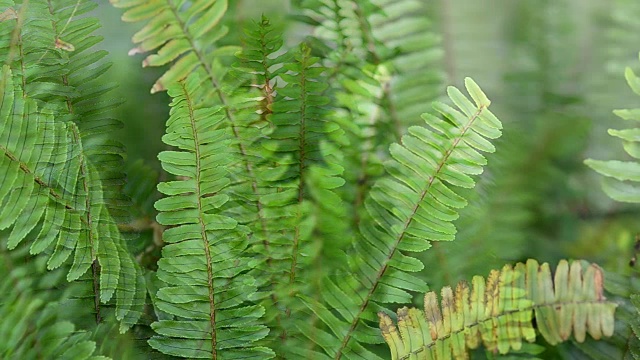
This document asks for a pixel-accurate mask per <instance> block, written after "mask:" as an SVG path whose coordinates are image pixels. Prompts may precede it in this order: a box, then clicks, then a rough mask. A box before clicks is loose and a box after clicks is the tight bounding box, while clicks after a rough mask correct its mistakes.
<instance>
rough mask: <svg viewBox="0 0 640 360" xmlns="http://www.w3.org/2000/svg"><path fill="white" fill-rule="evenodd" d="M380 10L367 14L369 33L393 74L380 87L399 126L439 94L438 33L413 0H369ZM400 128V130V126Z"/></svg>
mask: <svg viewBox="0 0 640 360" xmlns="http://www.w3.org/2000/svg"><path fill="white" fill-rule="evenodd" d="M371 1H372V2H373V3H374V4H375V5H376V6H378V7H379V8H381V9H382V10H383V12H382V13H373V14H371V15H369V17H370V19H369V22H370V27H371V32H372V36H373V37H374V38H375V39H376V40H377V41H379V42H380V43H381V44H383V45H384V47H385V48H386V50H385V49H381V50H379V52H380V53H381V54H384V53H388V54H389V61H390V65H391V67H392V69H393V71H394V73H395V74H397V75H396V76H395V78H394V80H393V81H391V82H390V83H389V84H387V85H386V88H385V89H384V91H385V93H384V95H385V99H384V101H383V103H382V105H383V106H386V107H387V108H388V111H389V115H390V116H391V118H392V120H393V122H398V123H400V126H402V127H403V128H404V127H406V126H408V125H412V124H414V123H413V121H414V120H413V119H417V117H418V116H419V115H420V114H421V113H422V112H423V111H424V108H423V106H424V104H425V103H428V102H431V101H433V100H435V99H436V98H438V97H439V96H440V92H441V90H440V88H441V86H442V85H443V82H444V80H443V71H442V66H441V65H440V62H441V61H442V54H443V51H442V48H441V46H440V35H439V34H437V33H436V32H435V31H434V29H433V24H432V22H431V20H430V19H429V17H428V16H427V14H426V10H425V9H424V8H425V6H424V3H423V2H421V1H416V0H401V1H395V0H371ZM401 131H403V129H401Z"/></svg>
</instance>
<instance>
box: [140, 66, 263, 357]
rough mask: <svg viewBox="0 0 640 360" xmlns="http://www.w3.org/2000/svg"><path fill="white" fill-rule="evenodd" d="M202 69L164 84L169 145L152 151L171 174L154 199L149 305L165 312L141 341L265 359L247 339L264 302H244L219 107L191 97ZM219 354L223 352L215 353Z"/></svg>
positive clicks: (241, 247) (243, 242) (166, 349)
mask: <svg viewBox="0 0 640 360" xmlns="http://www.w3.org/2000/svg"><path fill="white" fill-rule="evenodd" d="M203 81H204V82H206V81H207V79H206V76H200V73H194V74H192V75H190V76H189V77H187V79H186V80H185V81H184V82H180V83H178V84H177V85H176V86H174V87H172V88H170V90H169V95H171V96H172V97H173V102H172V109H171V116H170V118H169V120H168V122H167V134H166V135H165V136H164V137H163V140H164V142H165V143H166V144H168V145H171V146H174V147H176V148H177V150H175V151H164V152H162V153H160V155H159V158H160V160H161V162H162V166H163V168H164V169H165V170H166V171H168V172H169V173H170V174H173V175H175V176H177V177H178V178H177V180H175V181H169V182H164V183H161V184H160V186H159V190H160V191H161V192H162V193H163V194H165V195H167V197H165V198H163V199H161V200H159V201H157V202H156V205H155V206H156V209H158V210H159V211H160V214H159V215H158V217H157V220H158V222H159V223H160V224H162V225H165V226H167V227H169V228H168V229H167V230H166V231H165V232H164V234H163V240H164V242H165V244H166V245H165V246H164V247H163V249H162V255H163V257H162V259H161V260H160V261H159V264H158V265H159V268H158V273H157V276H158V278H159V279H160V280H162V281H163V282H165V283H166V284H167V286H166V287H163V288H161V289H159V290H158V292H157V301H156V306H157V307H158V309H159V310H161V311H163V312H165V313H167V314H169V315H171V316H172V317H173V318H172V319H165V320H159V321H157V322H155V323H153V324H152V328H153V329H154V330H155V331H156V333H157V334H158V335H157V336H154V337H153V338H151V339H150V340H149V344H150V345H151V346H152V347H154V348H155V349H157V350H159V351H162V352H163V353H165V354H169V355H173V356H180V357H187V358H214V359H215V358H229V359H235V358H243V359H253V358H255V359H259V358H269V357H270V356H271V354H272V352H271V350H270V349H268V348H264V347H258V346H255V344H254V342H255V341H258V340H260V339H262V338H264V337H265V336H266V335H267V333H268V332H269V330H268V329H267V328H266V327H265V326H264V325H260V324H259V323H258V319H259V318H260V317H261V316H262V315H263V314H264V308H263V307H262V306H259V305H251V304H249V303H248V301H249V300H250V299H251V298H252V296H253V294H255V292H256V291H257V286H256V282H255V280H254V279H253V277H251V276H250V275H249V274H247V271H248V270H249V269H251V268H253V267H255V265H256V262H257V261H256V260H254V259H251V258H249V257H247V255H248V252H247V249H248V247H249V246H250V244H251V242H252V241H253V240H252V239H251V238H250V236H249V229H248V228H247V227H246V226H243V225H239V224H238V222H237V221H236V220H235V219H233V218H231V217H229V216H227V215H226V214H225V211H223V210H224V209H226V208H227V207H228V204H227V203H228V202H229V194H228V193H229V189H228V188H229V186H230V183H231V180H230V179H229V173H228V170H227V166H228V165H229V164H232V163H233V162H234V161H235V159H234V156H233V154H229V153H228V152H227V151H226V150H227V149H228V148H229V147H230V146H232V145H233V144H232V140H231V139H232V138H233V137H232V136H231V134H230V133H229V132H230V131H231V130H230V129H229V128H228V127H225V126H224V122H225V121H224V120H225V117H224V111H223V110H222V109H220V108H211V107H207V106H202V104H201V103H198V101H197V99H200V96H202V92H203V91H206V90H204V87H203V86H202V82H203ZM223 353H224V355H223Z"/></svg>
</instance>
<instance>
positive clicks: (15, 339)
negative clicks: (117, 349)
mask: <svg viewBox="0 0 640 360" xmlns="http://www.w3.org/2000/svg"><path fill="white" fill-rule="evenodd" d="M7 265H9V264H3V261H0V266H2V267H3V268H5V269H4V270H7V272H6V273H4V272H3V282H2V285H1V286H0V294H1V295H0V318H2V322H0V336H1V337H2V341H0V357H1V358H3V359H25V360H27V359H43V358H46V359H70V360H71V359H74V360H75V359H83V360H84V359H91V360H108V359H110V358H108V357H105V356H97V355H95V352H96V343H95V342H94V341H92V340H90V339H91V337H90V336H91V334H90V333H88V332H86V331H81V330H78V329H76V326H75V325H74V324H73V323H71V322H70V321H66V320H64V319H61V318H60V317H59V315H58V313H59V307H60V306H61V304H59V303H57V302H52V301H47V299H46V298H45V297H42V296H40V292H37V291H34V284H33V281H32V279H31V278H30V277H29V275H25V273H23V271H25V270H27V269H25V268H17V269H16V268H14V269H13V270H10V269H11V266H7Z"/></svg>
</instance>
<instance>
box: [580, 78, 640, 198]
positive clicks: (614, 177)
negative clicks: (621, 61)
mask: <svg viewBox="0 0 640 360" xmlns="http://www.w3.org/2000/svg"><path fill="white" fill-rule="evenodd" d="M625 78H626V79H627V83H629V86H630V87H631V89H632V90H633V92H634V93H636V94H638V95H640V77H638V76H636V74H635V73H634V72H633V70H631V69H630V68H627V70H626V71H625ZM614 113H615V114H616V115H618V117H620V118H622V119H623V120H631V121H640V109H623V110H616V111H614ZM609 135H611V136H615V137H617V138H620V139H622V141H623V146H624V150H625V151H626V152H627V154H629V155H630V156H631V157H632V158H634V159H635V160H633V161H618V160H609V161H602V160H593V159H587V160H585V164H587V165H588V166H589V167H591V168H592V169H594V170H595V171H597V172H599V173H600V174H602V175H604V176H606V178H605V179H604V181H603V182H602V189H603V190H604V191H605V192H606V193H607V195H609V196H610V197H611V198H612V199H614V200H617V201H624V202H633V203H640V186H639V185H638V184H637V183H640V162H638V161H637V160H638V159H640V128H633V129H623V130H616V129H609Z"/></svg>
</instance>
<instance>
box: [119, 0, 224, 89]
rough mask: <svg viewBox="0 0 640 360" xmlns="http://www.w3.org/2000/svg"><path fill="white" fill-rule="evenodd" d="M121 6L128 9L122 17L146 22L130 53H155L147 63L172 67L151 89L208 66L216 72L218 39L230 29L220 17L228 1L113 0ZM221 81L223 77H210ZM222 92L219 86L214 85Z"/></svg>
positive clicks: (209, 70)
mask: <svg viewBox="0 0 640 360" xmlns="http://www.w3.org/2000/svg"><path fill="white" fill-rule="evenodd" d="M111 4H112V5H113V6H115V7H118V8H126V9H127V11H126V12H125V13H124V14H123V15H122V20H123V21H127V22H142V21H144V22H146V25H145V26H144V27H143V28H142V29H141V30H140V31H138V32H137V33H136V34H135V35H134V36H133V41H134V42H135V43H136V44H138V46H137V47H135V48H134V49H132V50H131V51H130V52H129V54H130V55H134V54H138V53H146V52H149V51H153V52H154V53H153V54H151V55H149V56H147V58H145V60H144V61H143V63H142V64H143V66H163V65H167V64H170V68H169V70H168V71H167V72H165V73H164V74H163V75H162V77H160V79H158V80H157V81H156V83H155V84H154V85H153V88H152V89H151V92H152V93H153V92H158V91H164V90H167V88H168V86H170V85H172V84H174V83H175V82H177V81H179V80H182V79H184V78H186V76H187V75H188V74H189V73H191V72H192V71H193V70H195V69H198V68H200V69H204V70H205V72H206V73H207V74H208V75H209V76H211V75H212V74H213V72H214V69H213V59H214V57H212V55H214V56H215V52H216V51H218V52H220V51H222V50H224V49H221V48H219V47H217V46H216V42H217V41H218V40H220V39H221V38H222V37H224V36H225V35H226V34H227V33H228V32H229V28H228V27H227V26H224V25H221V24H220V20H221V19H222V17H223V16H224V14H225V12H226V11H227V7H228V3H227V0H202V1H197V2H191V3H184V2H182V1H176V0H169V1H161V2H159V1H153V0H135V1H128V0H111ZM210 80H211V81H214V82H216V81H219V80H220V79H214V78H212V79H210ZM214 88H217V89H211V90H217V91H220V88H219V86H214Z"/></svg>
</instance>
